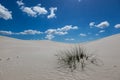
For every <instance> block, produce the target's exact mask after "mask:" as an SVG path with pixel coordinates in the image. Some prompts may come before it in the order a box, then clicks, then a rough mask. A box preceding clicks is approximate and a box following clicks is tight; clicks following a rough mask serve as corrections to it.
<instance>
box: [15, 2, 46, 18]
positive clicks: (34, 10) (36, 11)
mask: <svg viewBox="0 0 120 80" xmlns="http://www.w3.org/2000/svg"><path fill="white" fill-rule="evenodd" d="M16 3H17V4H18V6H20V9H21V10H22V11H23V12H24V13H26V14H28V15H29V16H32V17H37V16H39V15H43V14H44V15H45V14H47V13H48V11H47V10H46V9H45V7H41V4H38V5H36V6H32V7H26V6H25V5H24V3H23V2H22V1H17V2H16Z"/></svg>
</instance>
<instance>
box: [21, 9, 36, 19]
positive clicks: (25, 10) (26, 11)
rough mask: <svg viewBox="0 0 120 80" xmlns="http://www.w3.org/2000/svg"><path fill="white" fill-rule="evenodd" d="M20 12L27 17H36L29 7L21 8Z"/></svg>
mask: <svg viewBox="0 0 120 80" xmlns="http://www.w3.org/2000/svg"><path fill="white" fill-rule="evenodd" d="M21 10H22V11H23V12H25V13H27V14H28V15H29V16H32V17H36V16H37V15H36V14H37V13H36V12H34V11H33V10H32V8H31V7H21Z"/></svg>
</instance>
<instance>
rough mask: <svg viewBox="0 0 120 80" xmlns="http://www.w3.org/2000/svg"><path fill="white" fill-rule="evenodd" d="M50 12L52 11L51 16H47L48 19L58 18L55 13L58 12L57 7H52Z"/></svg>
mask: <svg viewBox="0 0 120 80" xmlns="http://www.w3.org/2000/svg"><path fill="white" fill-rule="evenodd" d="M49 10H50V15H48V16H47V17H48V19H50V18H55V17H56V14H55V11H57V7H51V8H49Z"/></svg>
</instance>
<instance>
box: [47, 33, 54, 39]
mask: <svg viewBox="0 0 120 80" xmlns="http://www.w3.org/2000/svg"><path fill="white" fill-rule="evenodd" d="M54 37H55V36H53V35H52V34H48V35H46V37H45V38H46V39H48V40H51V39H53V38H54Z"/></svg>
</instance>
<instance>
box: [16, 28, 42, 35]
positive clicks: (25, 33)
mask: <svg viewBox="0 0 120 80" xmlns="http://www.w3.org/2000/svg"><path fill="white" fill-rule="evenodd" d="M17 34H23V35H35V34H42V32H40V31H37V30H31V29H29V30H24V31H23V32H19V33H17Z"/></svg>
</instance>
